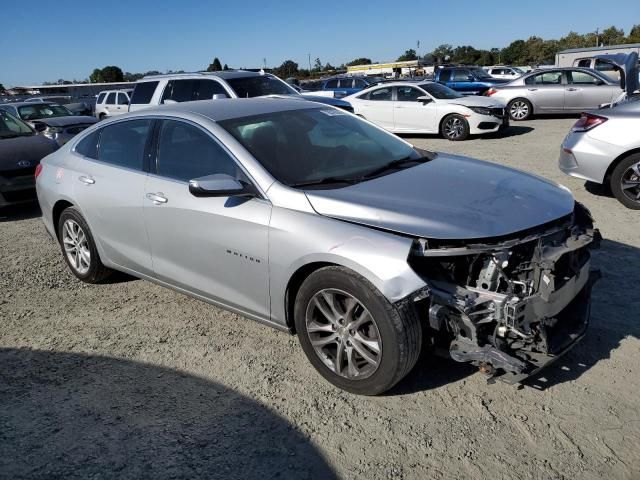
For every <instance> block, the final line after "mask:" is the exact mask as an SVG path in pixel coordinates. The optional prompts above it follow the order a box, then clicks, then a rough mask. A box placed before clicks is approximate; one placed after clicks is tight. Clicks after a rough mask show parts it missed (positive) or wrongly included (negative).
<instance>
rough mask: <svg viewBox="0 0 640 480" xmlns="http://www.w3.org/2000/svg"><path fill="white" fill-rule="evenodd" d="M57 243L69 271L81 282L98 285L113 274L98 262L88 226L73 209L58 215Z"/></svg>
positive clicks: (70, 208) (98, 258)
mask: <svg viewBox="0 0 640 480" xmlns="http://www.w3.org/2000/svg"><path fill="white" fill-rule="evenodd" d="M58 241H59V242H60V248H61V249H62V254H63V256H64V260H65V262H67V265H68V266H69V269H70V270H71V272H72V273H73V274H74V275H75V276H76V277H78V278H79V279H80V280H82V281H83V282H87V283H100V282H101V281H103V280H105V279H106V278H108V277H109V276H110V275H111V274H112V273H113V270H111V269H110V268H107V267H105V266H104V265H103V264H102V262H101V261H100V255H99V254H98V249H97V248H96V244H95V241H94V240H93V236H92V235H91V231H90V230H89V226H88V225H87V222H85V220H84V218H83V217H82V215H81V214H80V212H79V211H78V210H77V209H75V208H74V207H69V208H67V209H66V210H64V211H63V212H62V214H61V215H60V219H59V220H58Z"/></svg>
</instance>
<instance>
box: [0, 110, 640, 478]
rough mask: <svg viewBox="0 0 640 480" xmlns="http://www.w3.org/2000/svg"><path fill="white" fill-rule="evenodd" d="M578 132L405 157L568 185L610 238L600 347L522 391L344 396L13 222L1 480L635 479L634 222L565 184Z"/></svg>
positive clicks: (557, 129) (243, 331)
mask: <svg viewBox="0 0 640 480" xmlns="http://www.w3.org/2000/svg"><path fill="white" fill-rule="evenodd" d="M574 121H575V119H573V118H571V119H567V118H548V119H538V120H534V121H530V122H523V123H518V124H517V125H515V126H513V127H512V128H511V129H510V131H509V132H507V133H506V135H505V136H501V137H493V138H484V139H472V140H470V141H466V142H460V143H452V142H447V141H444V140H441V139H438V138H434V137H420V138H411V139H410V140H411V141H412V142H413V143H415V144H416V145H417V146H421V147H426V148H429V149H433V150H442V151H446V152H455V153H461V154H466V155H470V156H474V157H478V158H482V159H488V160H493V161H496V162H499V163H502V164H506V165H510V166H514V167H517V168H521V169H524V170H527V171H530V172H534V173H537V174H539V175H542V176H545V177H547V178H551V179H553V180H556V181H559V182H561V183H563V184H565V185H567V186H569V187H570V188H571V190H572V191H573V192H574V194H575V195H576V197H577V198H578V199H579V200H580V201H582V202H584V203H585V204H586V205H587V206H588V207H589V208H590V209H591V211H592V212H593V214H594V216H595V219H596V221H597V224H598V226H599V228H600V229H601V231H602V234H603V236H604V237H605V239H606V240H605V241H604V242H603V245H602V250H601V251H600V252H598V253H597V254H596V256H595V263H596V266H598V267H600V268H601V269H602V271H603V273H604V278H603V280H601V281H600V282H599V283H598V284H597V285H596V287H595V291H594V297H595V298H594V306H593V314H592V325H591V327H590V331H589V334H588V336H587V337H586V338H585V340H584V341H583V342H582V343H581V344H580V345H579V346H578V347H576V348H575V349H574V350H573V351H572V352H571V353H570V354H568V355H567V356H566V357H565V358H564V359H563V360H562V361H561V362H560V363H558V364H556V365H554V366H552V367H550V368H549V369H548V370H546V371H545V372H544V373H543V375H542V376H541V377H538V378H536V379H534V380H533V381H531V382H529V384H528V385H527V386H525V387H522V388H516V387H513V386H508V385H505V384H502V383H496V384H494V385H488V384H487V383H486V380H485V379H484V377H482V376H481V375H480V374H478V373H476V372H475V370H474V369H473V368H471V367H469V366H466V365H460V364H455V363H453V362H447V361H445V360H439V359H434V358H431V357H428V356H423V357H422V358H421V359H420V361H419V363H418V365H417V366H416V368H415V369H414V371H413V372H412V373H411V374H410V375H409V377H407V378H406V379H405V380H404V381H403V382H401V383H400V384H399V385H398V386H397V387H396V388H395V389H394V390H392V391H391V392H389V394H388V395H386V396H382V397H376V398H367V397H357V396H354V395H350V394H347V393H344V392H341V391H338V390H337V389H335V388H333V387H331V386H330V385H329V384H327V383H326V382H324V381H323V380H322V379H321V378H320V376H319V375H318V374H316V373H315V371H314V370H313V369H312V368H311V366H310V365H309V363H308V362H307V361H306V359H305V357H304V355H303V353H302V350H301V349H300V348H299V346H298V344H297V339H296V338H295V337H292V336H289V335H287V334H284V333H279V332H276V331H273V330H271V329H269V328H268V327H265V326H262V325H259V324H256V323H254V322H251V321H249V320H246V319H243V318H241V317H239V316H237V315H234V314H231V313H227V312H224V311H221V310H218V309H216V308H214V307H211V306H209V305H207V304H204V303H201V302H198V301H196V300H192V299H190V298H187V297H185V296H182V295H179V294H177V293H174V292H172V291H169V290H166V289H163V288H160V287H158V286H155V285H153V284H151V283H148V282H145V281H141V280H136V279H132V278H128V277H125V276H120V277H119V278H117V279H116V280H115V281H113V282H111V283H110V284H106V285H99V286H87V285H83V284H81V283H80V282H78V281H76V280H75V278H74V277H72V276H71V274H70V273H68V271H67V269H66V268H65V266H64V264H63V260H62V257H61V255H60V253H59V251H58V249H57V246H56V245H55V244H54V243H53V242H52V241H51V240H50V239H49V238H48V236H47V235H46V233H45V231H44V227H43V226H42V224H41V221H40V219H39V218H38V216H39V212H38V210H37V209H34V208H27V209H21V210H17V211H10V212H5V213H4V216H5V217H4V218H2V222H1V223H0V252H1V253H0V322H1V323H0V477H4V478H25V477H29V478H73V477H76V478H141V477H149V478H151V477H153V478H180V477H198V476H199V477H205V478H244V479H246V478H261V479H266V478H323V479H324V478H363V479H384V478H393V479H400V478H406V479H414V478H415V479H425V478H429V479H440V478H478V479H481V478H482V479H483V478H494V479H512V478H519V479H523V480H524V479H565V478H566V479H578V478H579V479H600V478H612V479H613V478H615V479H618V478H629V479H631V478H636V479H637V478H640V450H639V449H638V446H639V445H640V399H639V395H638V392H639V391H640V390H639V387H640V375H639V374H638V365H639V364H640V340H639V338H640V327H639V320H640V318H639V317H640V315H639V313H638V312H640V297H639V295H638V284H639V282H638V280H639V279H640V278H639V277H640V274H639V273H638V272H640V251H639V250H638V248H640V235H639V234H638V233H639V231H640V230H639V228H638V223H639V222H638V219H639V218H640V217H638V215H640V213H639V212H634V211H631V210H626V209H625V208H623V207H622V206H621V205H620V204H618V203H617V202H616V201H615V200H614V199H613V198H611V197H610V196H607V194H606V193H604V191H603V190H602V189H594V188H592V187H589V190H591V191H589V190H587V189H586V187H585V184H584V182H581V181H578V180H574V179H571V178H568V177H565V176H564V175H562V174H561V173H560V172H559V171H558V170H557V167H556V159H557V156H558V147H559V145H560V143H561V141H562V138H563V136H564V134H565V133H566V132H567V130H568V129H569V127H570V125H571V124H572V123H573V122H574ZM469 180H470V181H473V179H469ZM0 215H2V214H0Z"/></svg>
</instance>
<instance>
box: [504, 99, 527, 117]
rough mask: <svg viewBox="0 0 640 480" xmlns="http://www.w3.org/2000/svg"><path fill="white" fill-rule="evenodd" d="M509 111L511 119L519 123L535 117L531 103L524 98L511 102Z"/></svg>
mask: <svg viewBox="0 0 640 480" xmlns="http://www.w3.org/2000/svg"><path fill="white" fill-rule="evenodd" d="M507 109H508V110H509V118H511V120H515V121H518V122H519V121H522V120H527V119H529V118H531V116H532V115H533V106H532V105H531V102H530V101H529V100H526V99H524V98H514V99H513V100H511V101H510V102H509V105H508V107H507Z"/></svg>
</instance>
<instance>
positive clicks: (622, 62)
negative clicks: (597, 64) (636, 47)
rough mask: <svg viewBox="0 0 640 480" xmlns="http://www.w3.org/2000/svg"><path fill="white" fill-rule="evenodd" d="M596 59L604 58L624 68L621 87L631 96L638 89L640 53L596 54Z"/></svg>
mask: <svg viewBox="0 0 640 480" xmlns="http://www.w3.org/2000/svg"><path fill="white" fill-rule="evenodd" d="M595 58H596V59H598V60H603V61H605V62H607V63H610V64H612V65H615V66H617V67H619V68H620V69H622V71H623V72H624V75H620V88H621V89H622V90H624V91H625V92H626V93H627V95H629V96H631V95H632V94H633V92H635V91H636V90H638V54H637V53H636V52H631V53H617V54H615V55H596V56H595Z"/></svg>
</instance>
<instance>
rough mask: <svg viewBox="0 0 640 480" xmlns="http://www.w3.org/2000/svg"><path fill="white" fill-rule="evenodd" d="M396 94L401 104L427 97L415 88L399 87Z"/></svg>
mask: <svg viewBox="0 0 640 480" xmlns="http://www.w3.org/2000/svg"><path fill="white" fill-rule="evenodd" d="M396 92H397V96H398V101H399V102H415V101H417V100H418V97H424V96H425V95H426V93H423V92H421V91H420V90H418V89H417V88H413V87H397V88H396Z"/></svg>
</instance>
